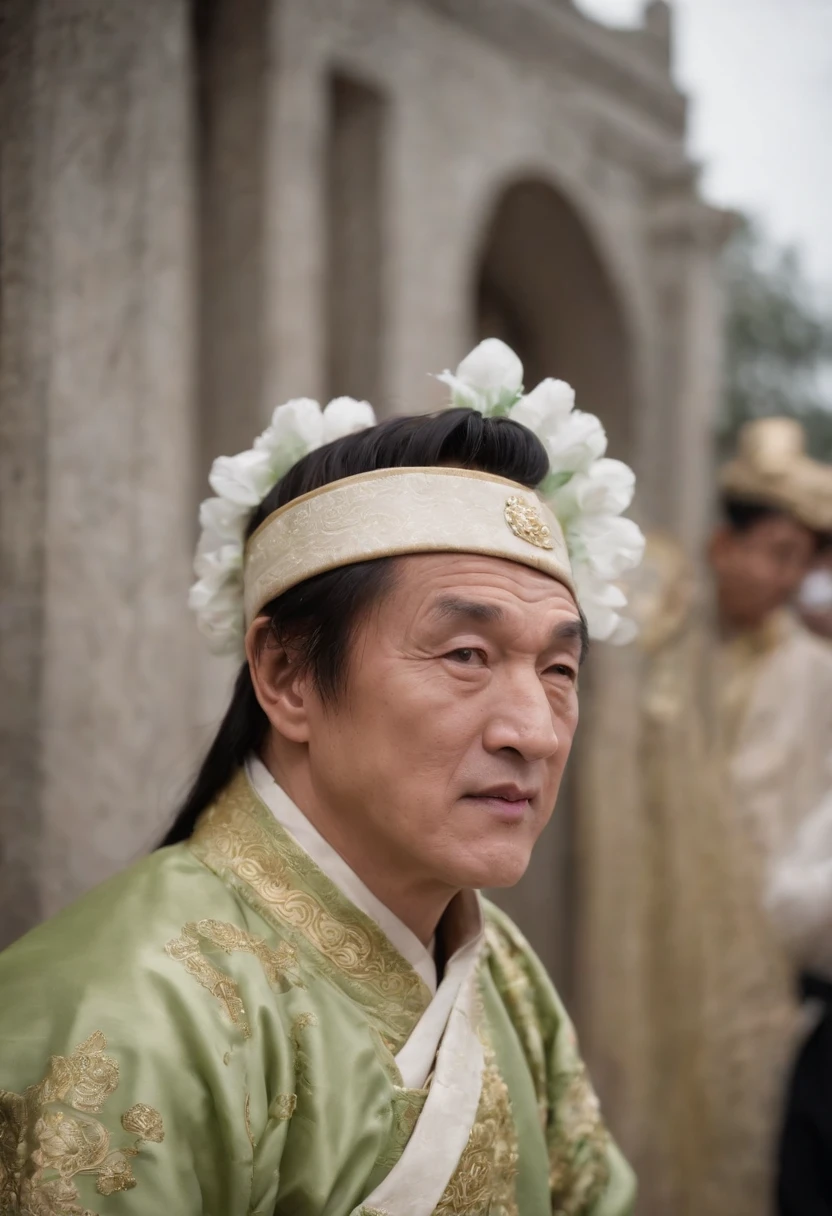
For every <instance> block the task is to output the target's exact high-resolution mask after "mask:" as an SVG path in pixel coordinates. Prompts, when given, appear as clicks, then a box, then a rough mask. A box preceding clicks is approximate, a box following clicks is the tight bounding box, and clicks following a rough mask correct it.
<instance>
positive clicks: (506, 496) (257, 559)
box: [243, 468, 572, 627]
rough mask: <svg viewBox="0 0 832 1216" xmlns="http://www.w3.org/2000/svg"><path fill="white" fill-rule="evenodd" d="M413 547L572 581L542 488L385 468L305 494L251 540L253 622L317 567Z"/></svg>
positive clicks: (448, 472)
mask: <svg viewBox="0 0 832 1216" xmlns="http://www.w3.org/2000/svg"><path fill="white" fill-rule="evenodd" d="M413 553H479V554H483V555H485V556H487V557H502V558H506V559H507V560H508V561H513V562H519V563H520V564H521V565H524V566H531V567H532V568H533V569H535V570H541V571H542V572H543V573H544V574H548V575H550V576H551V577H552V578H555V579H557V580H558V581H559V582H562V583H565V584H566V586H567V587H569V589H570V590H572V572H571V569H570V565H569V555H568V553H567V550H566V541H565V540H564V537H563V532H562V530H561V527H560V524H559V523H558V521H557V520H556V519H555V517H554V515H553V514H552V512H551V511H550V510H549V508H548V507H547V506H546V505H545V504H544V503H542V502H541V501H540V499H539V498H538V497H537V495H536V494H535V493H534V491H532V490H528V489H526V487H525V486H520V485H517V484H516V483H515V482H513V481H506V480H505V478H502V477H492V476H489V475H488V474H486V473H477V472H473V471H469V470H467V469H451V468H448V469H445V468H441V469H440V468H431V469H414V468H395V469H378V470H377V471H375V472H372V473H361V474H359V475H358V476H356V477H346V478H344V480H343V481H336V482H332V483H331V484H329V485H326V486H323V487H322V488H321V489H319V490H313V491H312V492H311V493H310V494H304V495H303V497H302V498H296V499H294V500H293V501H292V502H290V503H288V504H287V505H286V506H285V507H281V508H280V510H279V511H275V512H274V513H273V514H272V515H270V516H269V517H268V519H266V520H264V521H263V523H262V524H261V525H260V527H259V528H258V529H257V531H256V532H255V533H254V535H253V536H252V537H251V539H250V540H249V542H248V545H247V546H246V553H245V559H244V567H243V570H244V574H243V585H244V595H245V623H246V627H248V626H249V625H250V624H251V622H252V621H253V620H254V619H255V617H256V616H257V615H258V613H259V612H260V611H261V610H262V609H263V608H264V607H265V605H266V604H268V603H269V602H270V601H271V600H273V599H275V598H276V597H277V596H278V595H282V594H283V592H284V591H288V590H289V589H290V587H295V586H297V584H298V583H302V582H303V581H304V580H305V579H308V578H312V577H313V576H314V575H316V574H323V573H324V571H326V570H334V569H336V568H337V567H339V566H350V565H352V564H353V563H355V562H362V561H368V560H370V559H371V558H378V557H399V556H402V555H404V554H413Z"/></svg>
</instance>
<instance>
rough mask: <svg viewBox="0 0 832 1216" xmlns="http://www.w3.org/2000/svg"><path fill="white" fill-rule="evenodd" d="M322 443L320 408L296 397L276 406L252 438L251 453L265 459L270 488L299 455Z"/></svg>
mask: <svg viewBox="0 0 832 1216" xmlns="http://www.w3.org/2000/svg"><path fill="white" fill-rule="evenodd" d="M323 442H324V420H323V412H322V410H321V407H320V405H319V404H318V402H317V401H313V400H312V398H311V397H296V398H295V399H294V400H292V401H287V402H286V403H285V404H284V405H279V406H278V407H277V409H276V410H275V411H274V413H273V414H272V420H271V422H270V424H269V425H268V426H267V427H266V429H265V431H264V432H263V434H262V435H260V436H259V437H258V438H257V439H255V441H254V450H255V451H256V452H263V453H266V455H267V456H268V459H269V465H270V468H271V471H272V476H273V481H272V486H274V485H276V484H277V482H278V481H279V479H280V478H281V477H282V476H283V474H284V473H285V472H286V471H287V470H288V469H290V468H291V467H292V465H293V464H296V463H297V461H298V460H300V458H301V456H305V455H306V453H307V452H313V451H314V450H315V448H319V447H320V446H321V444H322V443H323ZM271 488H272V487H271V486H270V487H269V489H271ZM263 497H265V495H264V496H263ZM260 501H262V499H261V500H260Z"/></svg>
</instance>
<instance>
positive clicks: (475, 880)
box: [455, 845, 531, 890]
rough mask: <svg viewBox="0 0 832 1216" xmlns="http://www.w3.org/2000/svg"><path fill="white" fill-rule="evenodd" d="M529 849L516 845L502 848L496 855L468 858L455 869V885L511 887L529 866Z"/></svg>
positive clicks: (483, 887)
mask: <svg viewBox="0 0 832 1216" xmlns="http://www.w3.org/2000/svg"><path fill="white" fill-rule="evenodd" d="M530 858H531V850H529V849H522V848H520V847H518V846H516V845H515V846H514V847H513V848H508V849H502V850H500V851H499V853H498V854H497V855H493V854H492V855H486V856H483V857H478V858H469V859H468V860H467V863H466V864H465V865H464V866H460V867H459V868H458V871H457V878H458V881H457V883H455V885H458V886H459V887H468V888H473V889H476V890H484V889H488V888H492V889H494V890H497V889H500V888H505V887H513V886H514V885H515V884H516V883H518V882H519V881H520V879H521V878H522V877H523V875H524V874H525V873H526V870H527V869H528V866H529V860H530Z"/></svg>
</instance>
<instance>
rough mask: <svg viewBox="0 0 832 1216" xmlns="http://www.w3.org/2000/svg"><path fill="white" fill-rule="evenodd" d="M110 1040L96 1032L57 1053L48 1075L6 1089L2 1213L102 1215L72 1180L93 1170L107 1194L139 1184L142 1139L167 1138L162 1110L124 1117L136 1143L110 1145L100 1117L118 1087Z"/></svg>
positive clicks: (0, 1105)
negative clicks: (86, 1203)
mask: <svg viewBox="0 0 832 1216" xmlns="http://www.w3.org/2000/svg"><path fill="white" fill-rule="evenodd" d="M106 1046H107V1040H106V1039H105V1037H104V1035H103V1034H102V1033H101V1031H100V1030H97V1031H95V1032H94V1033H93V1034H91V1035H90V1037H89V1038H88V1039H86V1040H85V1041H84V1042H83V1043H81V1044H79V1046H78V1047H76V1049H75V1050H74V1051H73V1052H72V1054H71V1055H69V1056H52V1058H51V1059H50V1061H49V1067H48V1069H47V1072H46V1076H45V1077H44V1078H43V1080H42V1081H40V1082H38V1083H37V1084H36V1085H30V1086H29V1088H28V1089H27V1090H26V1091H25V1092H24V1093H23V1094H14V1093H10V1092H8V1091H6V1090H0V1211H2V1212H4V1213H6V1212H8V1213H10V1214H11V1213H13V1212H17V1211H20V1212H24V1213H26V1216H95V1214H94V1213H91V1212H89V1211H88V1210H87V1209H84V1208H82V1207H81V1206H80V1205H79V1202H78V1200H79V1195H78V1190H77V1187H76V1186H75V1184H74V1183H73V1181H72V1179H73V1178H74V1177H76V1176H77V1175H79V1174H87V1175H94V1176H95V1179H96V1189H97V1190H98V1192H99V1194H101V1195H113V1194H115V1193H116V1192H118V1191H126V1190H129V1189H130V1188H131V1187H134V1186H136V1178H135V1176H134V1175H133V1171H132V1169H131V1166H130V1160H129V1159H130V1158H132V1157H136V1156H138V1155H139V1151H140V1146H141V1144H142V1142H143V1141H152V1142H155V1143H157V1144H158V1143H161V1141H162V1140H163V1139H164V1135H165V1133H164V1127H163V1124H162V1116H161V1115H160V1114H159V1112H158V1111H155V1110H154V1109H153V1108H152V1107H150V1106H145V1105H144V1104H143V1103H138V1104H137V1105H135V1106H132V1107H131V1108H130V1110H128V1111H126V1112H125V1114H124V1115H123V1116H122V1120H121V1122H122V1126H123V1127H124V1129H125V1131H127V1132H129V1133H130V1134H132V1135H134V1136H135V1137H136V1139H135V1142H134V1143H133V1144H132V1145H129V1146H127V1147H123V1148H111V1145H110V1133H109V1131H108V1130H107V1128H106V1127H105V1126H104V1125H103V1124H102V1123H101V1122H99V1120H98V1119H95V1118H93V1117H92V1116H93V1115H94V1114H97V1113H98V1112H99V1111H100V1110H101V1108H102V1106H103V1105H104V1104H105V1102H106V1101H107V1099H108V1098H109V1097H110V1096H111V1095H112V1094H113V1093H114V1092H115V1090H116V1089H117V1087H118V1081H119V1072H118V1064H117V1063H116V1061H115V1060H113V1059H111V1058H110V1057H109V1056H106V1055H105V1054H104V1051H105V1049H106Z"/></svg>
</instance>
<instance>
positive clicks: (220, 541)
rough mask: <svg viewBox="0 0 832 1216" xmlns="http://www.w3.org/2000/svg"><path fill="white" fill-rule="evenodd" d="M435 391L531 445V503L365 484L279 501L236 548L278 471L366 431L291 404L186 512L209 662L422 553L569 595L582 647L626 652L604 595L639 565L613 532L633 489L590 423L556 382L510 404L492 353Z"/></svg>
mask: <svg viewBox="0 0 832 1216" xmlns="http://www.w3.org/2000/svg"><path fill="white" fill-rule="evenodd" d="M439 379H440V380H442V381H443V382H444V383H446V384H447V385H448V386H449V387H450V388H451V392H452V404H453V405H456V406H466V407H468V408H470V409H475V410H477V411H478V412H480V413H482V414H483V415H485V416H486V417H508V418H510V419H512V421H515V422H518V423H520V424H521V425H523V426H525V427H527V428H528V429H529V430H531V431H532V432H533V433H534V434H535V435H537V436H538V438H539V439H540V440H541V442H542V444H543V446H544V448H545V449H546V452H547V454H548V457H549V473H548V475H547V476H546V477H545V478H544V480H543V482H542V484H541V485H540V486H539V487H538V492H537V494H536V495H535V494H534V492H532V491H530V490H528V489H527V487H525V486H519V485H515V484H514V483H513V482H510V481H506V480H504V479H503V478H500V477H493V476H490V475H488V474H485V473H480V472H476V471H469V470H464V469H447V468H429V469H413V468H395V469H378V470H375V471H373V472H368V473H363V474H359V475H358V476H356V477H348V478H345V479H343V480H342V481H338V482H333V483H330V484H328V485H325V486H322V487H320V489H318V490H315V491H313V492H312V493H311V494H306V495H304V496H303V497H301V498H298V499H295V500H293V501H292V502H290V503H288V504H287V505H286V506H285V507H282V508H281V509H280V510H278V511H275V512H273V513H272V515H270V516H269V517H268V518H267V519H266V520H264V521H263V523H262V524H261V525H260V527H259V528H258V529H257V531H256V532H255V533H254V535H253V536H252V537H251V539H250V541H249V542H248V544H247V545H246V544H245V533H246V530H247V527H248V522H249V520H250V518H251V515H252V512H253V511H254V510H255V509H256V508H257V507H258V506H259V504H260V503H261V502H262V501H263V499H264V498H265V497H266V495H267V494H268V493H269V492H270V491H271V489H272V488H273V487H274V485H275V484H276V483H277V481H278V480H279V479H280V478H281V477H282V476H283V474H284V473H285V472H287V471H288V469H289V468H291V467H292V465H293V464H295V463H296V462H297V461H298V460H299V459H300V458H301V457H302V456H304V455H306V454H307V453H308V452H311V451H314V450H315V448H317V447H320V446H321V445H322V444H324V443H328V442H330V441H331V440H333V439H337V438H340V437H342V436H344V435H347V434H350V433H352V432H354V431H358V430H362V429H364V428H365V427H368V426H373V425H374V424H375V416H374V414H373V411H372V408H371V407H370V406H369V405H368V403H367V402H366V401H354V400H352V398H348V397H341V398H338V399H337V400H336V401H333V402H330V404H329V405H328V406H327V407H326V409H323V410H322V409H321V407H320V406H319V405H318V403H317V402H315V401H311V400H309V399H306V398H303V399H301V400H297V401H290V402H288V403H287V404H286V405H282V406H279V407H278V408H277V409H276V410H275V412H274V415H273V417H272V421H271V424H270V426H269V427H268V428H267V429H266V430H265V431H264V432H263V434H262V435H261V436H260V437H259V438H258V439H257V440H255V443H254V447H253V448H252V449H251V450H250V451H248V452H242V453H240V455H238V456H233V457H220V458H219V459H218V460H216V461H215V462H214V465H213V468H212V470H211V476H210V482H211V487H212V489H213V490H214V492H215V495H216V497H214V498H209V499H208V500H207V501H206V502H204V503H203V504H202V508H201V511H200V523H201V524H202V528H203V533H202V538H201V540H200V544H199V548H198V550H197V556H196V561H195V570H196V574H197V582H196V583H195V584H194V585H193V587H192V588H191V593H190V600H189V602H190V605H191V607H192V609H193V610H194V612H195V613H196V617H197V623H198V625H199V628H200V630H201V631H202V633H203V634H205V636H206V637H207V638H208V641H209V643H210V645H211V648H212V649H213V650H214V651H215V652H216V653H231V652H237V653H239V652H241V650H242V642H243V637H244V633H245V629H246V626H247V625H248V624H250V623H251V621H252V620H253V619H254V617H255V616H256V614H257V613H259V612H260V611H262V609H263V608H264V607H265V605H266V604H267V603H269V602H270V601H271V600H272V599H274V598H275V597H277V596H278V595H281V594H282V593H283V592H284V591H287V590H289V588H291V587H294V586H296V585H297V584H298V583H300V582H303V581H304V580H305V579H308V578H312V577H313V576H314V575H316V574H321V573H324V572H325V571H327V570H332V569H336V568H338V567H340V566H345V565H350V564H352V563H355V562H360V561H366V560H369V559H372V558H379V557H390V556H403V555H406V554H415V553H435V552H458V553H481V554H485V555H488V556H494V557H501V558H505V559H507V560H509V561H514V562H518V563H520V564H522V565H527V566H531V567H533V568H535V569H538V570H542V571H543V572H545V573H546V574H549V575H550V576H551V577H553V578H556V579H558V580H560V581H561V582H563V583H565V584H566V585H567V586H568V587H570V589H571V590H572V591H573V592H574V594H575V595H576V598H577V600H578V602H579V604H580V606H581V608H582V609H583V611H584V613H585V615H586V617H587V622H588V625H589V631H590V634H591V635H592V636H593V637H595V638H599V639H601V640H609V641H615V642H623V641H626V640H628V639H629V637H631V636H632V633H633V627H632V625H631V623H630V622H629V621H627V620H625V619H624V618H623V617H622V616H621V609H622V608H624V607H625V605H626V598H625V596H624V594H623V592H622V591H621V589H620V587H619V586H618V585H617V580H618V579H620V577H621V576H622V575H623V574H624V573H626V572H627V571H628V570H630V569H632V568H633V567H634V566H636V565H638V562H639V561H640V559H641V554H642V551H643V548H644V538H643V536H642V535H641V532H640V531H639V529H638V528H637V527H636V525H635V524H634V523H633V522H632V521H631V520H629V519H624V518H622V514H623V512H624V511H625V510H626V509H627V507H628V506H629V505H630V502H631V501H632V497H633V493H634V489H635V478H634V476H633V473H632V471H631V470H630V469H629V468H628V467H627V466H626V465H625V464H622V463H621V462H620V461H618V460H609V459H607V458H606V457H605V456H604V453H605V451H606V446H607V439H606V435H605V433H604V428H603V427H602V426H601V423H600V422H599V421H598V419H597V418H595V417H594V416H593V415H592V414H587V413H584V412H583V411H581V410H576V409H575V408H574V404H575V394H574V392H573V391H572V389H571V388H570V387H569V385H568V384H564V382H563V381H561V380H551V379H550V380H544V381H543V382H542V383H541V384H539V385H538V386H537V388H535V389H534V390H533V391H532V392H530V393H528V394H525V393H524V391H523V367H522V364H521V363H520V360H519V359H518V358H517V356H516V355H515V354H514V352H513V351H512V350H510V349H509V348H508V347H507V346H506V345H505V343H503V342H500V341H498V340H497V339H495V338H491V339H488V340H486V341H485V342H481V343H480V345H479V346H478V347H476V349H475V350H473V351H472V352H471V354H470V355H468V356H467V358H465V359H463V361H462V363H460V365H459V367H458V368H457V370H456V373H455V374H451V373H450V372H444V373H443V374H442V375H441V376H440V377H439Z"/></svg>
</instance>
